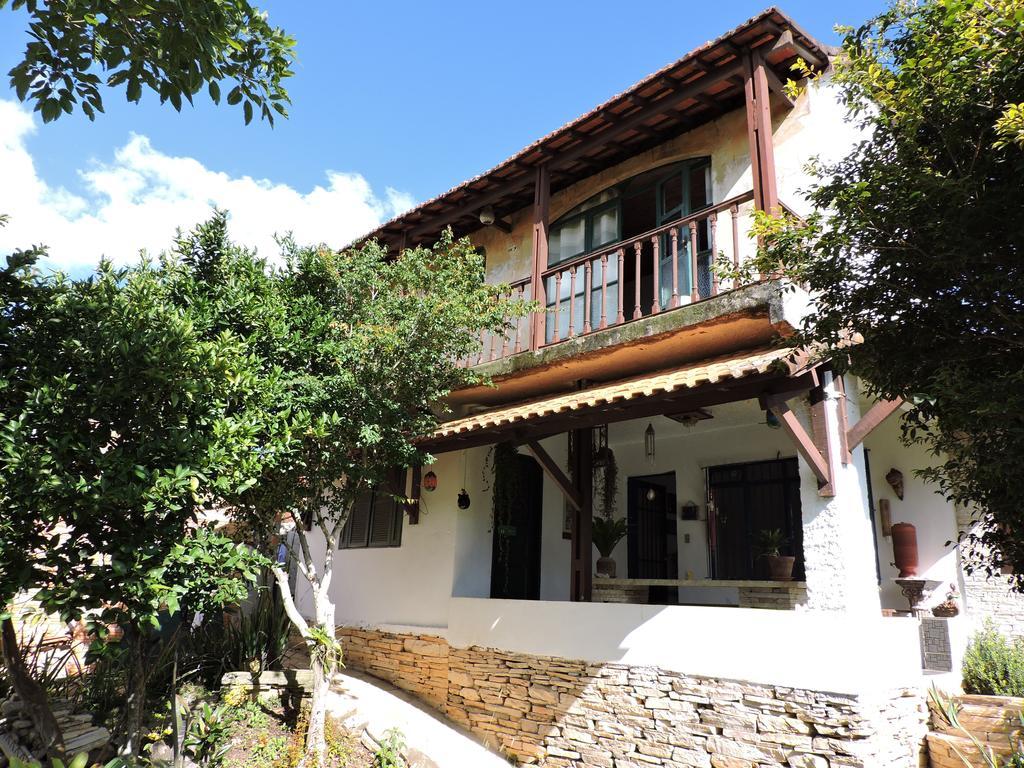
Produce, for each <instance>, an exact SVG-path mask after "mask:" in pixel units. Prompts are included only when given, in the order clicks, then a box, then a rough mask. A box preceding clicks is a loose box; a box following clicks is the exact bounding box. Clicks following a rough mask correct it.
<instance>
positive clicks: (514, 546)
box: [491, 455, 544, 600]
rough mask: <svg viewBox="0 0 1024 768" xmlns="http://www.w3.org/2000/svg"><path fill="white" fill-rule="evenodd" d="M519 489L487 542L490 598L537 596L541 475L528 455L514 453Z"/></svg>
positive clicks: (542, 485)
mask: <svg viewBox="0 0 1024 768" xmlns="http://www.w3.org/2000/svg"><path fill="white" fill-rule="evenodd" d="M516 471H518V473H519V477H518V478H517V481H516V484H515V485H516V487H517V488H521V489H523V492H522V493H521V494H520V495H519V496H518V498H517V500H516V502H515V504H514V506H513V507H512V508H511V509H509V510H507V514H502V515H501V516H500V520H495V524H494V535H493V538H492V543H491V597H492V598H504V599H508V600H537V599H539V598H540V543H541V520H542V518H543V491H544V475H543V472H542V470H541V468H540V466H539V465H538V464H537V462H536V461H534V459H533V458H532V457H530V456H523V455H518V456H516Z"/></svg>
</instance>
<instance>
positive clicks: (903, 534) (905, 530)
mask: <svg viewBox="0 0 1024 768" xmlns="http://www.w3.org/2000/svg"><path fill="white" fill-rule="evenodd" d="M892 554H893V557H894V558H895V559H896V562H895V563H893V565H895V566H896V567H897V568H898V569H899V571H900V575H899V578H901V579H908V578H911V577H913V576H917V529H916V528H914V526H913V525H911V524H910V523H896V524H895V525H893V527H892Z"/></svg>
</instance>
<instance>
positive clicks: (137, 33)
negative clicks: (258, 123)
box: [0, 0, 295, 125]
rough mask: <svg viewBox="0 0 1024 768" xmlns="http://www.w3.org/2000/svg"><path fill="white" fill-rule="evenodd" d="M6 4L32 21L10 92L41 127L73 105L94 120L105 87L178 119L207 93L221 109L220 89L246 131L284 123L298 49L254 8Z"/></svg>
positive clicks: (65, 0) (20, 0)
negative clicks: (162, 107)
mask: <svg viewBox="0 0 1024 768" xmlns="http://www.w3.org/2000/svg"><path fill="white" fill-rule="evenodd" d="M8 3H10V6H11V8H12V9H13V10H18V9H22V8H23V9H24V10H25V11H26V12H27V14H28V35H29V38H30V40H29V42H28V44H27V45H26V47H25V53H24V57H23V58H22V60H21V61H20V62H19V63H18V64H16V65H15V66H14V68H13V69H11V71H10V73H9V75H10V80H11V87H13V88H14V89H15V91H16V92H17V94H18V98H19V99H21V100H22V101H25V100H30V101H32V102H34V103H35V109H36V111H38V112H39V113H40V114H41V115H42V118H43V121H44V122H50V121H52V120H56V119H57V118H59V117H60V116H61V115H63V114H71V113H72V112H73V111H74V110H75V107H76V105H78V106H80V107H81V110H82V111H83V112H84V113H85V114H86V115H87V116H88V117H89V119H90V120H91V119H94V118H95V116H96V113H97V112H102V111H103V98H102V93H101V88H102V87H104V86H105V87H107V88H120V87H123V88H124V91H125V95H126V97H127V99H128V101H131V102H138V101H139V100H140V99H141V98H142V91H143V88H148V89H150V90H152V91H154V92H155V93H156V94H158V95H159V97H160V103H161V104H163V103H165V102H168V101H169V102H170V103H171V105H172V106H173V107H174V108H175V109H176V110H178V111H180V110H181V106H182V104H183V102H185V101H187V102H189V103H190V104H191V103H192V99H193V97H194V96H195V95H196V94H198V93H199V91H200V90H202V89H203V88H206V90H207V92H208V94H209V97H210V98H211V99H212V100H213V102H214V103H217V104H219V103H220V101H221V97H222V95H221V91H222V87H223V88H224V91H225V96H224V98H225V100H226V101H227V103H228V104H230V105H241V107H242V112H243V115H244V118H245V122H246V123H249V122H250V121H251V120H252V118H253V117H254V116H255V115H259V117H260V118H261V119H263V120H267V121H268V122H269V123H270V124H271V125H273V122H274V116H275V114H278V115H283V116H287V105H288V103H289V100H288V94H287V91H285V89H284V86H283V81H284V80H285V79H287V78H288V77H290V76H291V74H292V71H291V64H292V61H293V59H294V46H295V42H294V40H293V39H292V38H291V37H289V36H288V35H287V34H286V33H285V32H284V31H283V30H281V29H280V28H277V27H273V26H271V25H270V23H269V22H268V21H267V17H266V14H265V13H262V12H261V11H259V10H258V9H257V8H255V7H254V6H253V5H252V4H251V3H249V2H247V0H185V1H184V2H180V1H179V0H149V2H137V1H136V0H133V1H132V2H122V1H121V0H85V1H84V2H83V1H82V0H0V9H2V8H3V7H4V6H5V5H8Z"/></svg>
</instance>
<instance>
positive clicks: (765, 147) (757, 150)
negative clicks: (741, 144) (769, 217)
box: [745, 53, 779, 213]
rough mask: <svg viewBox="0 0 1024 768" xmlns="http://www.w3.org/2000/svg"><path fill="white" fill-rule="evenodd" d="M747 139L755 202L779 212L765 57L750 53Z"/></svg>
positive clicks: (764, 208)
mask: <svg viewBox="0 0 1024 768" xmlns="http://www.w3.org/2000/svg"><path fill="white" fill-rule="evenodd" d="M745 91H746V101H747V138H748V139H749V141H750V170H751V174H752V176H753V179H754V205H755V206H756V207H757V209H758V210H761V211H768V212H769V213H772V212H775V213H777V212H778V209H779V195H778V188H777V186H776V181H775V146H774V142H773V140H772V115H771V104H770V101H769V95H768V93H769V92H768V75H767V70H766V65H765V62H764V57H763V56H761V55H760V54H757V53H748V54H747V76H746V83H745Z"/></svg>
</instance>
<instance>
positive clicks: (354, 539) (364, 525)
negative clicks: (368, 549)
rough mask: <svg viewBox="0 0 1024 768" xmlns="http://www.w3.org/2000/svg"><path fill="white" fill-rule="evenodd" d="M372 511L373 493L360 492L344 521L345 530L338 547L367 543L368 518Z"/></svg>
mask: <svg viewBox="0 0 1024 768" xmlns="http://www.w3.org/2000/svg"><path fill="white" fill-rule="evenodd" d="M372 512H373V494H372V493H364V494H362V495H361V496H360V497H359V499H358V501H356V503H355V505H354V506H353V507H352V513H351V514H350V515H349V517H348V522H346V523H345V530H343V531H342V533H341V542H340V543H339V547H341V548H342V549H345V548H351V547H365V546H366V545H367V544H368V543H369V536H370V518H371V517H372Z"/></svg>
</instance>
